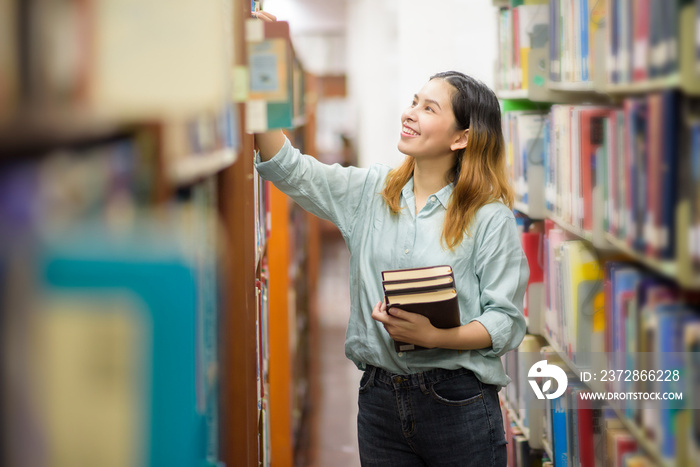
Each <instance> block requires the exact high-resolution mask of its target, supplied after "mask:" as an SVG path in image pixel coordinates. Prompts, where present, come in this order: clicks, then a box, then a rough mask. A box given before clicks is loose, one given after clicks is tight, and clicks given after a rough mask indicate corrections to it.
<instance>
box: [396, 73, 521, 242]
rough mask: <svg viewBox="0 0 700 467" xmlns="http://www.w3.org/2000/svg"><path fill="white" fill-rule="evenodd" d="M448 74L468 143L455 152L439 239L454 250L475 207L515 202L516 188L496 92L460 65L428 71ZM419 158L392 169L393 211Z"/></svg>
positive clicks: (458, 120)
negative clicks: (510, 174)
mask: <svg viewBox="0 0 700 467" xmlns="http://www.w3.org/2000/svg"><path fill="white" fill-rule="evenodd" d="M436 78H439V79H444V80H445V81H447V82H448V83H450V84H451V85H452V86H453V87H454V88H455V92H454V93H453V95H452V110H453V112H454V115H455V126H456V127H457V129H459V130H466V129H469V139H468V142H467V146H466V147H465V148H464V149H461V150H459V151H458V152H457V157H456V163H455V166H454V169H453V173H452V183H453V184H454V190H453V191H452V197H451V200H450V204H449V206H448V207H447V214H446V215H445V224H444V226H443V228H442V238H441V241H442V242H444V243H445V245H447V247H448V248H449V249H450V250H453V249H454V248H456V247H457V246H458V245H459V244H460V243H461V242H462V239H463V237H464V234H465V233H466V234H467V235H471V231H470V227H471V223H472V221H473V220H474V216H475V215H476V211H478V210H479V208H481V207H482V206H484V205H486V204H488V203H491V202H493V201H501V202H502V203H504V204H505V205H506V206H508V208H510V209H512V208H513V188H512V187H511V184H510V179H509V177H508V172H507V168H506V156H505V143H504V141H503V131H502V128H501V107H500V105H499V103H498V99H497V98H496V95H495V94H494V93H493V91H492V90H491V89H489V88H488V87H487V86H486V85H484V84H483V83H481V82H479V81H478V80H476V79H474V78H472V77H470V76H467V75H465V74H463V73H459V72H457V71H446V72H443V73H438V74H436V75H433V76H431V77H430V79H431V80H432V79H436ZM414 168H415V160H414V159H413V157H406V159H404V161H403V163H402V164H401V165H400V166H399V167H397V168H395V169H394V170H392V171H391V172H389V174H388V175H387V177H386V184H385V186H384V190H382V196H383V197H384V200H385V201H386V203H387V204H388V205H389V209H391V211H392V212H393V213H395V214H397V213H398V212H399V211H400V208H399V200H400V197H401V189H402V188H403V187H404V185H406V183H407V182H408V181H409V180H410V178H411V177H412V176H413V169H414Z"/></svg>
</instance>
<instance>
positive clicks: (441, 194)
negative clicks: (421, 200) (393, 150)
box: [401, 177, 454, 209]
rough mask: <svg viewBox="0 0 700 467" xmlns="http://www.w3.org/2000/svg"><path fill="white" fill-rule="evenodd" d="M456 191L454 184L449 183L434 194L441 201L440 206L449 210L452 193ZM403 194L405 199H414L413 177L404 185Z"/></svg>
mask: <svg viewBox="0 0 700 467" xmlns="http://www.w3.org/2000/svg"><path fill="white" fill-rule="evenodd" d="M453 190H454V183H448V184H447V185H445V186H444V187H442V188H441V189H440V190H439V191H438V192H437V193H434V196H435V197H436V198H437V199H438V201H440V204H442V206H443V207H444V208H445V209H447V204H448V203H449V201H450V196H452V191H453ZM401 194H402V195H403V197H404V199H406V200H408V199H413V198H414V195H413V177H411V178H410V179H409V180H408V182H406V184H405V185H404V187H403V189H402V190H401Z"/></svg>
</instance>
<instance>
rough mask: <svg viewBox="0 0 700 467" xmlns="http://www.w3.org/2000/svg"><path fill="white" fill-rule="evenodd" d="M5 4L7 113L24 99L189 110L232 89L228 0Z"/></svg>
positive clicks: (129, 114)
mask: <svg viewBox="0 0 700 467" xmlns="http://www.w3.org/2000/svg"><path fill="white" fill-rule="evenodd" d="M1 8H2V13H3V14H0V31H2V35H3V40H0V70H1V71H0V77H1V78H2V79H0V104H2V105H0V114H2V117H4V118H12V117H13V116H14V114H15V113H17V112H21V111H22V110H23V108H24V107H25V106H26V105H27V104H31V105H39V106H41V107H42V108H45V107H61V108H75V107H80V108H87V109H89V110H90V111H92V112H94V113H95V114H97V115H100V116H105V117H108V118H119V119H121V118H125V119H133V118H138V119H141V118H144V117H145V118H154V117H160V116H163V115H171V114H178V115H190V114H191V113H192V112H193V111H194V112H197V111H201V110H216V109H218V108H219V107H220V104H221V102H224V101H225V100H226V97H227V95H229V86H230V65H231V64H232V63H233V50H232V47H230V46H229V44H231V42H230V41H229V40H227V37H231V34H232V29H233V26H232V20H233V18H234V12H235V11H236V10H234V8H233V1H232V0H227V1H225V2H216V3H207V4H202V3H201V2H197V1H195V0H183V1H179V2H177V3H176V4H172V5H165V4H163V3H162V2H158V1H154V0H150V1H145V2H140V3H139V4H138V8H137V9H134V6H133V5H129V4H111V5H110V6H109V8H93V5H92V2H75V1H71V2H64V3H61V4H53V3H50V2H49V3H47V2H43V1H38V0H29V1H25V0H9V1H4V2H3V3H2V7H1ZM227 35H228V36H227ZM154 57H157V60H154ZM0 120H1V119H0Z"/></svg>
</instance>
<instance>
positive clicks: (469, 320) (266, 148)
mask: <svg viewBox="0 0 700 467" xmlns="http://www.w3.org/2000/svg"><path fill="white" fill-rule="evenodd" d="M256 142H257V145H258V148H259V150H260V151H259V155H258V159H257V162H256V167H257V170H258V172H259V173H260V174H261V175H262V176H263V177H264V178H266V179H268V180H271V181H272V182H273V183H275V185H276V186H277V187H278V188H280V189H281V190H282V191H283V192H285V193H287V194H288V195H289V196H291V197H292V198H293V199H294V200H295V201H297V203H299V204H300V205H301V206H302V207H303V208H305V209H307V210H308V211H310V212H312V213H314V214H316V215H318V216H320V217H323V218H325V219H329V220H331V221H332V222H334V223H335V224H336V225H337V226H338V228H339V229H340V231H341V233H342V234H343V237H344V238H345V242H346V244H347V246H348V248H349V249H350V252H351V259H350V297H351V310H350V320H349V322H348V330H347V333H346V341H345V352H346V355H347V356H348V358H350V359H351V360H352V361H353V362H354V363H355V364H356V365H357V367H358V368H359V369H361V370H363V371H364V374H363V376H362V380H361V383H360V384H361V385H360V389H359V399H358V401H359V402H358V405H359V412H358V440H359V447H360V458H361V461H362V465H363V466H382V467H386V466H414V465H415V466H425V465H428V466H430V465H441V466H446V465H453V466H460V467H464V466H479V467H484V466H498V467H501V466H504V465H505V463H506V446H505V444H506V441H505V436H504V432H503V421H502V418H501V411H500V406H499V402H498V394H497V393H498V390H499V388H500V387H501V386H505V385H506V384H508V383H509V382H510V379H509V378H508V376H506V374H505V372H504V370H503V366H502V365H501V360H500V357H501V355H503V354H504V353H506V352H508V351H510V350H512V349H515V348H516V347H517V346H518V345H519V344H520V342H521V340H522V338H523V336H524V334H525V320H524V318H523V315H522V304H523V296H524V292H525V287H526V285H527V280H528V275H529V270H528V266H527V262H526V259H525V255H524V254H523V251H522V247H521V246H520V240H519V236H518V233H517V229H516V225H515V218H514V216H513V213H512V211H511V207H512V202H513V194H512V190H511V187H510V185H509V183H508V177H507V174H506V165H505V154H504V142H503V135H502V132H501V114H500V106H499V103H498V100H497V99H496V96H495V95H494V93H493V92H492V91H491V90H490V89H489V88H488V87H486V86H485V85H484V84H482V83H480V82H479V81H477V80H475V79H473V78H471V77H469V76H467V75H464V74H462V73H458V72H453V71H450V72H445V73H439V74H437V75H434V76H432V77H431V78H430V80H428V82H427V83H426V84H425V86H423V88H422V89H420V90H419V91H418V92H417V93H416V94H415V96H414V97H413V101H412V102H411V105H410V106H409V107H408V108H407V109H406V110H405V111H404V112H403V113H402V114H401V130H400V135H399V141H398V149H399V151H401V152H402V153H404V154H406V158H405V160H404V161H403V163H402V164H401V165H400V166H399V167H397V168H395V169H391V168H389V167H386V166H383V165H373V166H371V167H369V168H357V167H341V166H340V165H337V164H336V165H333V166H328V165H324V164H322V163H320V162H319V161H317V160H316V159H314V158H313V157H309V156H305V155H303V154H301V153H300V152H299V151H298V150H296V149H295V148H293V147H292V146H291V144H290V143H289V141H288V140H287V139H286V138H285V137H284V135H283V134H282V132H280V131H274V132H268V133H265V134H260V135H256ZM438 264H449V265H450V266H452V270H453V272H454V283H455V285H456V287H457V296H458V302H459V308H460V317H461V325H460V326H458V327H456V328H451V329H438V328H435V327H434V326H433V325H432V324H431V323H430V321H429V320H428V319H427V318H425V317H424V316H422V315H419V314H416V313H409V312H406V311H403V310H400V309H396V308H392V309H391V310H390V311H388V310H387V309H386V306H385V305H384V303H383V302H382V301H381V298H382V297H383V289H382V284H381V271H384V270H388V269H400V268H410V267H426V266H433V265H438ZM327 311H328V312H332V310H327ZM394 339H395V340H400V341H403V342H407V343H413V344H416V345H419V346H422V347H426V348H428V350H421V351H418V352H396V351H395V350H394V344H393V342H394Z"/></svg>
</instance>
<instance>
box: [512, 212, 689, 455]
mask: <svg viewBox="0 0 700 467" xmlns="http://www.w3.org/2000/svg"><path fill="white" fill-rule="evenodd" d="M521 235H522V237H523V247H524V250H525V254H526V256H527V258H528V263H529V265H530V270H531V280H530V283H529V284H528V288H527V294H526V304H525V310H526V316H527V319H528V330H529V332H531V333H533V334H536V336H535V335H531V336H526V338H525V340H524V341H523V344H522V345H521V347H520V348H519V351H518V353H517V354H514V355H508V356H507V357H506V359H515V360H514V361H510V362H508V361H506V366H507V368H508V374H509V376H510V377H511V378H512V379H513V380H514V381H516V383H515V384H513V385H510V386H508V387H507V388H506V390H505V391H506V394H505V397H506V398H507V400H508V403H509V407H511V408H512V409H513V410H514V411H515V413H516V414H517V415H518V417H519V421H520V423H521V425H524V426H526V427H529V435H530V436H529V441H530V447H532V448H534V449H541V448H542V447H543V443H542V441H541V440H542V436H544V438H545V440H547V439H549V443H545V444H547V445H548V446H550V447H553V449H554V451H553V453H552V455H553V456H554V460H555V465H579V464H576V463H574V464H566V463H563V464H562V463H561V453H559V454H557V452H558V449H557V441H559V447H561V443H562V440H563V439H565V438H566V432H564V435H556V434H555V435H554V436H552V437H550V438H547V436H548V435H547V431H546V430H547V427H550V428H551V427H553V423H554V422H553V420H549V421H547V422H546V423H545V424H544V426H543V423H542V417H543V415H544V411H540V412H537V411H536V410H535V408H534V407H535V406H534V405H533V404H532V403H531V401H529V400H528V397H529V398H530V399H532V393H531V388H530V386H529V385H528V369H529V368H531V367H532V365H534V364H535V363H536V362H537V361H538V359H540V358H542V357H543V354H541V353H540V352H542V348H543V347H550V348H551V349H553V352H554V353H553V355H554V357H555V359H556V360H561V361H562V362H563V363H564V365H563V368H564V369H565V370H566V371H567V372H569V373H570V378H569V379H570V380H578V379H579V377H580V376H581V371H582V370H586V371H589V372H592V373H593V374H597V375H598V378H597V379H595V378H589V380H587V381H579V382H578V383H577V384H573V385H572V384H569V393H567V394H568V396H566V397H568V399H567V398H564V399H562V401H561V402H560V403H564V404H567V405H564V406H563V408H562V409H561V410H560V411H559V412H562V413H565V414H566V415H567V416H569V417H574V418H575V417H577V416H578V417H581V416H583V417H588V416H589V415H590V412H589V413H585V412H582V410H583V409H585V408H587V407H584V405H585V404H586V403H587V402H588V403H590V401H581V400H579V399H577V398H576V392H575V391H576V390H577V389H576V388H579V389H578V390H583V391H589V392H590V391H615V392H619V393H629V392H635V393H652V392H659V391H665V392H674V391H675V392H681V393H682V394H683V402H682V404H681V406H679V405H674V403H673V402H669V401H661V402H659V404H658V405H657V406H654V407H650V406H649V405H648V404H646V405H645V404H627V405H624V406H622V407H620V406H615V407H611V408H610V409H611V414H612V413H614V414H615V415H616V416H615V417H611V419H612V420H615V419H616V418H619V417H622V418H623V420H624V425H625V428H628V429H629V428H630V426H631V427H632V428H631V430H632V431H634V438H633V439H634V442H635V443H641V444H643V445H644V446H645V449H646V450H647V451H651V452H652V454H651V456H652V458H653V459H654V462H658V461H659V459H661V460H662V462H666V463H667V464H668V465H678V466H681V465H695V463H696V462H698V460H700V458H698V453H700V438H698V437H696V436H695V433H698V432H700V420H697V419H696V417H693V416H692V414H694V413H695V412H696V410H692V409H696V408H697V407H696V406H697V404H698V401H700V399H699V396H700V380H699V379H698V375H699V373H698V372H697V363H698V362H697V355H698V349H700V307H699V306H698V303H699V301H698V294H697V293H696V292H691V291H687V290H684V289H682V288H681V287H679V286H678V285H677V284H675V283H673V282H671V281H669V280H667V279H665V278H662V277H659V276H658V275H656V274H654V273H653V272H650V271H649V270H647V269H645V268H643V267H642V266H641V265H639V264H638V263H636V262H632V261H624V260H621V259H620V257H619V256H618V255H614V254H613V255H609V256H606V257H604V256H601V255H600V254H599V253H598V252H597V251H596V250H595V249H594V248H593V247H592V246H591V244H590V243H589V242H587V241H583V240H581V239H579V238H578V237H576V236H575V235H573V234H570V233H569V232H567V231H565V230H563V229H560V228H558V227H557V226H556V224H554V222H552V221H551V220H546V221H544V225H542V222H534V223H531V224H529V225H528V223H527V222H524V223H523V224H522V233H521ZM550 354H551V352H550ZM549 357H552V355H549ZM549 357H548V361H549V362H550V363H551V358H549ZM518 358H520V361H518V360H517V359H518ZM614 369H621V370H629V371H630V373H631V374H632V373H633V372H634V370H635V369H636V370H640V371H642V372H643V371H650V370H652V372H654V374H655V375H656V374H659V373H660V374H662V375H677V377H673V378H665V377H664V378H661V380H659V379H656V378H654V379H651V378H649V379H646V378H645V379H641V378H637V379H635V378H632V379H629V380H627V378H625V379H620V378H614V377H613V378H601V377H600V376H601V374H603V375H605V374H606V372H609V371H610V370H614ZM607 374H609V373H607ZM601 379H607V380H608V381H601ZM581 383H582V384H581ZM572 391H574V392H572ZM579 405H580V407H579ZM574 408H575V409H577V410H573V409H574ZM530 410H533V412H530ZM533 413H534V414H535V415H534V416H533ZM554 413H557V411H556V410H554ZM581 414H583V415H581ZM550 417H551V415H550ZM579 422H580V420H579ZM572 423H574V425H573V426H577V425H576V424H575V423H578V422H577V421H576V420H574V421H569V422H567V425H566V426H568V427H569V428H568V429H569V430H572V428H571V424H572ZM606 423H607V422H606ZM551 429H553V428H551ZM589 431H590V430H589ZM593 432H594V433H597V431H596V430H593ZM586 433H588V432H584V431H583V429H582V428H581V427H580V426H579V428H578V432H577V436H578V440H574V441H571V440H570V441H569V448H570V449H573V445H572V444H571V443H572V442H574V443H581V442H582V437H584V435H586ZM574 435H576V433H574ZM562 436H564V438H562ZM569 436H570V437H571V436H572V435H571V433H569ZM594 444H595V445H598V443H594ZM649 446H651V448H649ZM585 452H588V451H587V448H582V451H581V452H580V453H579V454H576V453H575V452H573V453H572V452H569V454H567V455H568V457H569V459H571V458H572V457H571V456H579V455H583V454H582V453H585ZM557 458H559V459H560V461H559V462H556V459H557ZM689 459H691V460H692V462H691V461H689ZM688 462H689V463H688ZM581 465H626V464H624V463H619V462H613V463H603V464H586V463H583V462H581ZM633 465H636V464H633ZM639 465H647V464H639ZM648 465H656V464H655V463H651V464H648Z"/></svg>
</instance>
